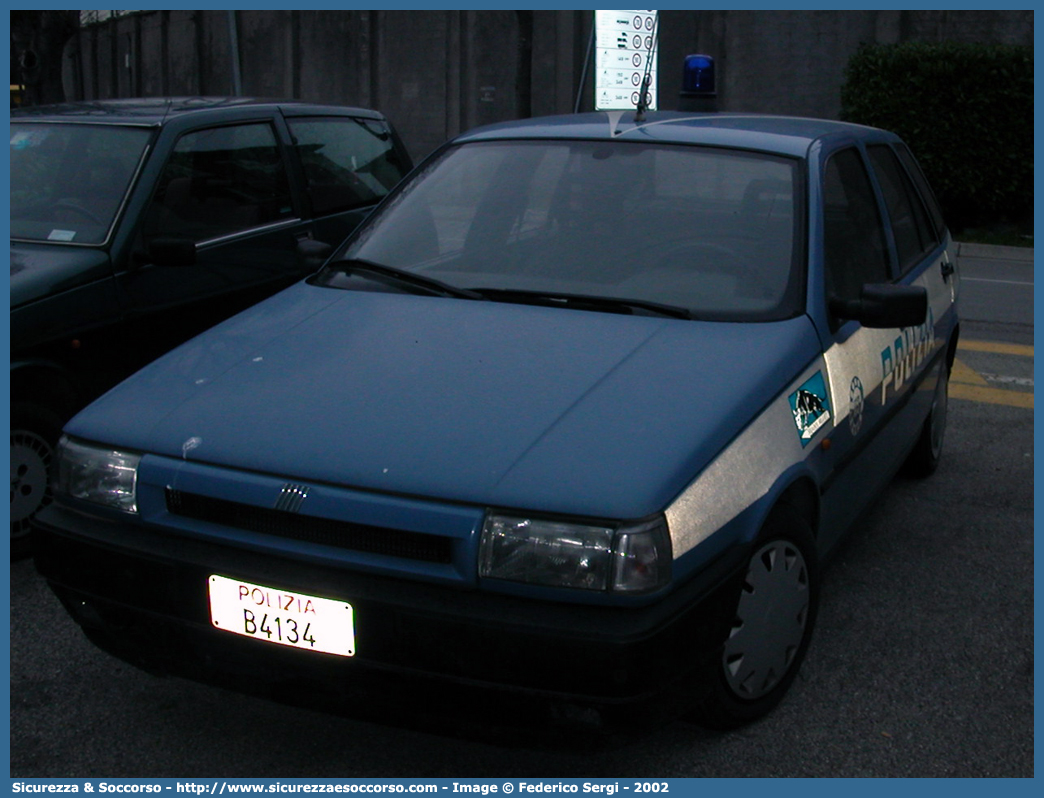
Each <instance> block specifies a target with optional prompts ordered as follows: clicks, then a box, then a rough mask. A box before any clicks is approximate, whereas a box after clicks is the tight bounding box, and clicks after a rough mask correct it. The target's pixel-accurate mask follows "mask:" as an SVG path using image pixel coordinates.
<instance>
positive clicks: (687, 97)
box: [679, 55, 718, 111]
mask: <svg viewBox="0 0 1044 798" xmlns="http://www.w3.org/2000/svg"><path fill="white" fill-rule="evenodd" d="M717 97H718V92H717V90H716V87H715V74H714V59H713V58H712V57H711V56H709V55H688V56H686V57H685V63H684V66H683V67H682V90H681V102H680V104H679V110H682V111H717V110H718V109H717Z"/></svg>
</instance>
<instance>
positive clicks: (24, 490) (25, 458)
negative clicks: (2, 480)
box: [11, 430, 52, 538]
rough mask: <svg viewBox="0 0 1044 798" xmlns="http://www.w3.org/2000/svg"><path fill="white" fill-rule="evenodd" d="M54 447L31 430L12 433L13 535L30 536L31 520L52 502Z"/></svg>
mask: <svg viewBox="0 0 1044 798" xmlns="http://www.w3.org/2000/svg"><path fill="white" fill-rule="evenodd" d="M51 456H52V450H51V447H50V445H49V444H48V443H47V441H45V440H44V439H43V438H41V437H40V436H39V435H36V434H34V433H32V432H29V431H27V430H12V431H11V536H12V537H14V538H19V537H23V536H24V535H26V534H28V533H29V519H30V518H32V517H33V515H34V514H35V513H36V512H37V511H39V510H40V509H42V508H43V507H44V506H45V505H46V504H47V503H48V502H49V501H50V493H49V491H48V489H47V475H48V471H49V469H50V467H51Z"/></svg>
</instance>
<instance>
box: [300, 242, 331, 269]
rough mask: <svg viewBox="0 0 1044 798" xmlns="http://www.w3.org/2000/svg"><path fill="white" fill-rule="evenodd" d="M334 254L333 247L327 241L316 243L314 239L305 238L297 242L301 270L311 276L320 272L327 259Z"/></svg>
mask: <svg viewBox="0 0 1044 798" xmlns="http://www.w3.org/2000/svg"><path fill="white" fill-rule="evenodd" d="M331 252H333V247H332V246H331V245H330V244H327V243H326V242H325V241H316V240H315V239H314V238H304V239H301V240H300V241H298V242H297V260H298V262H299V263H300V264H301V270H302V271H306V272H308V273H309V274H311V273H312V272H314V271H318V269H319V267H321V266H322V265H323V264H324V263H326V259H327V258H329V257H330V253H331Z"/></svg>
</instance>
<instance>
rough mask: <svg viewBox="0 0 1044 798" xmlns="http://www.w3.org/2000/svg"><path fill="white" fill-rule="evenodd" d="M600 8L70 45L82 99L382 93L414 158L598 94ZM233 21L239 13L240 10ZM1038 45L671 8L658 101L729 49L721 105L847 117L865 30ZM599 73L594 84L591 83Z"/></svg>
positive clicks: (73, 93) (219, 18) (958, 17)
mask: <svg viewBox="0 0 1044 798" xmlns="http://www.w3.org/2000/svg"><path fill="white" fill-rule="evenodd" d="M591 18H592V14H591V12H590V11H362V10H353V11H237V12H234V16H230V12H227V11H147V12H142V13H139V14H133V15H131V16H127V17H121V18H119V19H110V20H108V21H106V22H102V23H99V24H97V25H93V26H90V27H88V28H85V29H84V30H83V32H82V33H81V34H80V36H79V37H77V38H76V39H74V40H73V42H71V43H70V45H69V46H68V47H67V48H66V54H65V64H64V70H63V73H64V79H65V87H66V96H67V97H68V98H69V99H100V98H109V97H132V96H163V95H185V94H188V95H196V94H209V95H226V94H232V93H234V82H233V81H234V77H233V76H234V71H233V69H232V65H233V60H232V53H233V37H232V35H231V34H232V32H233V31H234V32H235V41H236V43H237V45H238V53H239V65H240V76H241V93H242V94H244V95H251V96H269V97H297V98H303V99H308V100H316V101H324V102H333V103H342V104H347V105H361V106H367V107H372V108H377V109H379V110H381V111H383V112H384V113H385V114H387V115H388V117H389V118H391V119H392V120H393V121H394V123H395V124H396V126H397V127H398V128H399V131H400V133H401V134H402V136H403V139H404V140H405V142H406V144H407V146H408V147H409V149H410V151H411V152H412V154H413V155H414V157H417V158H419V157H422V156H423V155H425V154H427V153H428V152H429V151H430V150H432V149H433V148H434V147H436V146H438V145H439V144H440V143H441V142H442V141H444V140H445V139H446V138H448V137H450V136H453V135H455V134H457V133H459V132H461V131H463V130H466V129H468V128H471V127H474V126H475V125H480V124H485V123H487V122H495V121H501V120H506V119H514V118H518V117H520V116H530V115H542V114H551V113H570V112H572V111H573V109H574V107H575V105H576V103H577V97H578V93H579V98H580V107H581V109H582V110H587V109H590V108H591V107H592V91H591V87H590V83H591V75H590V71H589V70H588V71H587V73H586V81H582V78H583V77H584V75H585V71H584V60H585V56H586V53H587V47H588V41H589V36H590V29H591ZM233 23H234V24H233ZM911 39H918V40H928V41H937V40H943V39H956V40H960V41H984V42H1005V43H1013V44H1026V45H1031V46H1032V44H1033V12H1032V11H996V12H992V11H663V12H661V21H660V62H659V64H660V65H659V96H660V107H661V108H671V107H674V105H675V98H676V97H677V96H678V92H679V90H680V88H681V62H682V59H683V58H684V56H685V55H686V54H688V53H694V52H700V53H706V54H708V55H713V56H715V58H716V59H717V67H718V75H719V95H720V103H719V104H720V107H721V109H722V110H742V111H753V112H762V113H781V114H793V115H801V116H819V117H827V118H834V117H836V116H837V114H838V112H839V109H840V87H841V84H842V82H843V80H844V68H845V64H846V63H847V61H848V58H849V56H850V55H851V54H852V53H853V52H854V51H855V49H856V48H857V47H858V46H859V45H860V43H862V42H877V43H892V42H899V41H906V40H911ZM582 82H583V83H585V84H587V85H583V86H582V85H581V83H582Z"/></svg>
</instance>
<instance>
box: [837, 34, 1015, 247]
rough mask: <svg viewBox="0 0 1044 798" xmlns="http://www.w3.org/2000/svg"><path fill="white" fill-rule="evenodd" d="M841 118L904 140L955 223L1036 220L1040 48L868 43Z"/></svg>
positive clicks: (848, 75)
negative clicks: (1036, 90)
mask: <svg viewBox="0 0 1044 798" xmlns="http://www.w3.org/2000/svg"><path fill="white" fill-rule="evenodd" d="M841 118H842V119H844V120H847V121H850V122H857V123H860V124H864V125H872V126H873V127H881V128H885V129H887V130H892V131H894V132H895V133H898V134H899V135H900V136H901V137H902V138H903V139H904V140H905V141H906V143H907V144H908V145H909V146H910V148H911V149H912V150H913V151H914V154H915V155H916V156H917V159H918V161H920V163H921V166H922V168H923V169H924V171H925V173H926V175H927V177H928V180H929V181H930V182H931V184H932V187H933V188H934V189H935V192H936V194H937V195H938V198H939V201H940V203H941V204H942V206H943V211H944V213H945V214H946V218H947V221H948V222H949V224H950V227H951V229H954V230H961V229H963V228H965V227H969V226H980V225H988V224H991V223H995V222H999V221H1008V222H1020V223H1028V222H1029V220H1030V219H1031V217H1032V210H1033V50H1032V48H1029V47H1019V46H1014V45H999V44H965V43H958V42H942V43H928V42H907V43H903V44H895V45H864V46H862V47H860V49H859V50H858V51H857V52H856V53H855V55H853V56H852V58H851V60H850V61H849V63H848V66H847V68H846V70H845V83H844V85H843V86H842V89H841Z"/></svg>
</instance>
